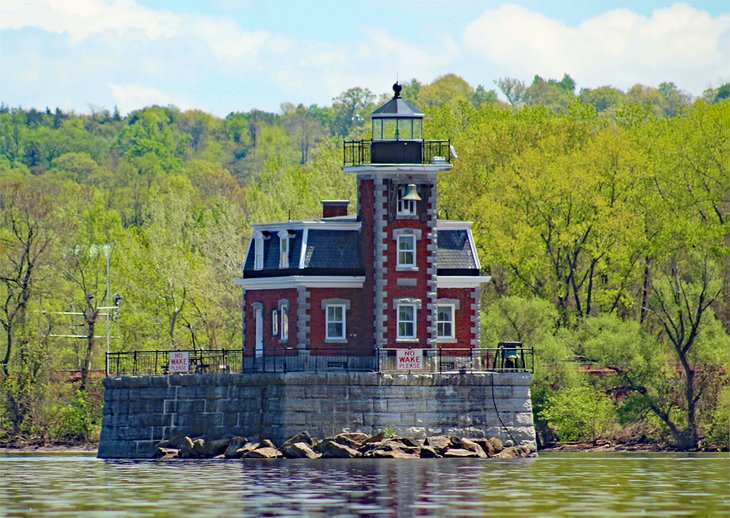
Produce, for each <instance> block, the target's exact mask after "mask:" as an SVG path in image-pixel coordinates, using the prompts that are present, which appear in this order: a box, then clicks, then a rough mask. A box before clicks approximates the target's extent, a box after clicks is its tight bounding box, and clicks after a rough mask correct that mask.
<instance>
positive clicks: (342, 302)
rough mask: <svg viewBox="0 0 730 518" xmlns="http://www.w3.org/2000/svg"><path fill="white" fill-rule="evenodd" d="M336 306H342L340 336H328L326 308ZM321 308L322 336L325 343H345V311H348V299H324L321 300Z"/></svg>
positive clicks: (327, 313)
mask: <svg viewBox="0 0 730 518" xmlns="http://www.w3.org/2000/svg"><path fill="white" fill-rule="evenodd" d="M333 306H338V307H341V308H342V336H341V337H330V336H329V312H328V308H330V307H333ZM321 307H322V310H323V311H324V336H325V340H324V341H325V343H330V344H331V343H346V342H347V313H348V312H349V311H350V300H349V299H324V300H322V306H321Z"/></svg>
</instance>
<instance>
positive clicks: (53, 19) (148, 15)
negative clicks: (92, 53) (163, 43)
mask: <svg viewBox="0 0 730 518" xmlns="http://www.w3.org/2000/svg"><path fill="white" fill-rule="evenodd" d="M180 25H181V17H180V16H178V15H175V14H172V13H170V12H167V11H155V10H153V9H148V8H146V7H143V6H140V5H138V4H136V3H135V2H134V1H133V0H115V1H112V2H103V1H101V0H73V1H68V0H35V1H28V2H7V3H5V4H4V5H3V8H2V17H1V18H0V30H2V29H19V28H23V27H35V28H38V29H41V30H44V31H47V32H52V33H61V34H67V35H68V36H69V39H70V41H71V42H72V43H73V44H78V43H80V42H81V41H83V40H84V39H85V38H87V37H89V36H90V35H92V34H97V33H102V32H105V31H119V32H124V33H126V35H127V37H140V36H143V37H146V38H148V39H157V38H160V37H169V36H173V35H175V34H179V31H180Z"/></svg>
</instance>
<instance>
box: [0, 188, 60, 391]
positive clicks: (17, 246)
mask: <svg viewBox="0 0 730 518" xmlns="http://www.w3.org/2000/svg"><path fill="white" fill-rule="evenodd" d="M0 180H1V182H0V207H2V212H1V214H2V216H1V217H2V227H0V243H1V244H2V247H1V248H0V251H2V255H1V256H0V282H1V284H0V304H1V306H0V324H2V327H3V330H4V332H5V339H4V342H5V351H4V354H3V356H2V358H0V368H2V372H3V374H4V375H5V376H8V374H9V373H10V363H11V359H12V358H13V355H14V354H15V351H14V348H15V346H16V345H17V346H18V348H19V354H20V358H23V357H25V356H26V355H25V354H24V349H25V348H26V346H27V345H28V341H27V339H25V338H23V337H22V334H21V338H18V336H17V335H18V334H19V333H22V330H23V328H24V325H25V321H26V316H27V311H28V305H29V303H30V300H31V297H32V295H33V293H34V290H35V283H36V278H37V274H38V268H39V267H40V265H41V264H43V262H44V261H45V260H47V257H48V254H49V251H50V247H51V245H52V242H53V240H54V237H55V233H54V230H53V229H54V226H55V225H54V224H53V221H52V220H53V216H54V210H53V207H54V197H55V193H54V190H55V189H54V188H55V187H57V185H53V184H51V183H50V182H43V181H42V180H39V179H33V178H26V179H22V180H21V179H17V178H0Z"/></svg>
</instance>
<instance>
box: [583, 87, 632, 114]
mask: <svg viewBox="0 0 730 518" xmlns="http://www.w3.org/2000/svg"><path fill="white" fill-rule="evenodd" d="M625 97H626V94H624V93H623V92H622V91H621V90H619V89H618V88H614V87H612V86H599V87H598V88H593V89H590V88H582V89H581V91H580V95H579V98H580V102H582V103H583V104H590V105H592V106H593V107H594V108H595V109H596V111H597V112H604V111H608V112H610V111H612V110H613V109H615V108H616V107H618V106H620V105H621V104H622V103H623V102H624V99H625Z"/></svg>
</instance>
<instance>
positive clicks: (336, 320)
mask: <svg viewBox="0 0 730 518" xmlns="http://www.w3.org/2000/svg"><path fill="white" fill-rule="evenodd" d="M326 319H327V321H326V326H327V332H326V335H325V338H326V339H327V340H344V339H345V305H344V304H330V305H328V306H327V309H326Z"/></svg>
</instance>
